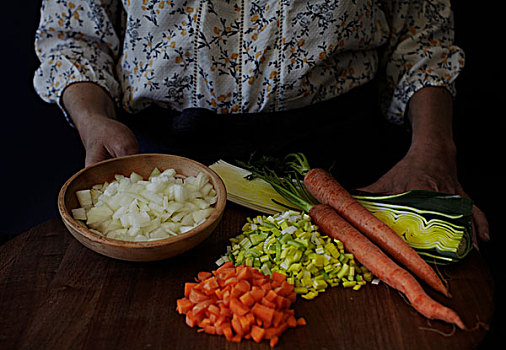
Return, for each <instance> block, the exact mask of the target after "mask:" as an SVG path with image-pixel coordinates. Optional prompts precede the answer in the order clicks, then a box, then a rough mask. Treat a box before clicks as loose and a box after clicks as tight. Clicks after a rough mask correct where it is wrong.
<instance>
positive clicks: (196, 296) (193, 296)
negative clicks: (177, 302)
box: [188, 288, 209, 304]
mask: <svg viewBox="0 0 506 350" xmlns="http://www.w3.org/2000/svg"><path fill="white" fill-rule="evenodd" d="M188 299H190V301H191V302H192V303H194V304H197V303H199V302H201V301H204V300H207V299H209V297H208V296H207V295H205V294H202V293H200V292H198V291H197V290H196V289H195V288H192V289H191V290H190V294H189V296H188Z"/></svg>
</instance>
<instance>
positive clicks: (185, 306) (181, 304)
mask: <svg viewBox="0 0 506 350" xmlns="http://www.w3.org/2000/svg"><path fill="white" fill-rule="evenodd" d="M176 303H177V309H176V310H177V312H178V313H180V314H186V313H187V312H188V311H190V310H191V309H193V305H194V304H193V303H192V302H191V301H190V300H189V299H187V298H186V297H185V298H181V299H178V300H177V302H176Z"/></svg>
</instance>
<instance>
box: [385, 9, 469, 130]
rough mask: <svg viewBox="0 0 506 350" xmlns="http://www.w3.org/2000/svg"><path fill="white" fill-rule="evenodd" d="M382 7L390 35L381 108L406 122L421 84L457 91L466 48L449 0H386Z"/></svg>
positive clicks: (398, 122) (386, 52) (394, 117)
mask: <svg viewBox="0 0 506 350" xmlns="http://www.w3.org/2000/svg"><path fill="white" fill-rule="evenodd" d="M383 7H384V11H385V14H386V16H387V20H388V21H389V25H390V30H391V35H390V40H389V42H388V44H387V45H386V47H385V49H384V52H383V56H382V61H381V65H382V67H381V68H382V71H383V74H384V76H383V79H380V81H382V84H381V89H380V97H381V104H382V110H383V112H384V114H385V115H386V117H387V119H388V120H389V121H391V122H393V123H396V124H403V123H404V121H405V118H404V116H405V111H406V107H407V104H408V101H409V99H410V98H411V96H412V95H413V94H414V93H415V92H416V91H418V90H419V89H421V88H423V87H426V86H440V87H445V88H447V89H448V90H449V91H450V93H451V94H452V95H453V96H455V94H456V91H455V79H456V78H457V76H458V74H459V73H460V71H461V70H462V68H463V66H464V52H463V51H462V49H461V48H459V47H457V46H455V45H454V44H453V39H454V28H453V12H452V10H451V8H450V1H449V0H425V1H424V0H415V1H412V0H387V1H383Z"/></svg>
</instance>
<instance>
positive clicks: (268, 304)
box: [260, 297, 276, 309]
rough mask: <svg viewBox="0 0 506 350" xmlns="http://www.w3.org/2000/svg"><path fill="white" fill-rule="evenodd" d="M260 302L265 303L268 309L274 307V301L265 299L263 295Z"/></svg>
mask: <svg viewBox="0 0 506 350" xmlns="http://www.w3.org/2000/svg"><path fill="white" fill-rule="evenodd" d="M260 304H262V305H265V306H267V307H268V308H270V309H275V308H276V303H273V302H272V301H269V300H267V298H266V297H263V298H262V300H260Z"/></svg>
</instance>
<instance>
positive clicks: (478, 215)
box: [473, 205, 490, 242]
mask: <svg viewBox="0 0 506 350" xmlns="http://www.w3.org/2000/svg"><path fill="white" fill-rule="evenodd" d="M473 223H474V226H475V228H476V230H475V233H476V236H478V237H477V238H479V239H480V240H482V241H484V242H488V241H490V227H489V224H488V220H487V218H486V216H485V213H484V212H483V211H481V209H480V208H478V207H477V206H476V205H473Z"/></svg>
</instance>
